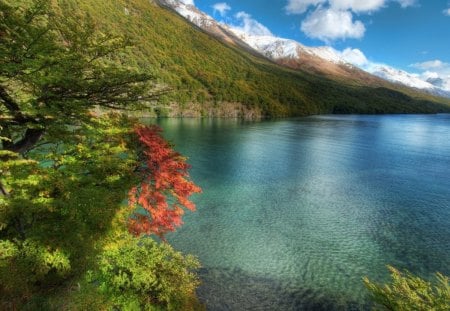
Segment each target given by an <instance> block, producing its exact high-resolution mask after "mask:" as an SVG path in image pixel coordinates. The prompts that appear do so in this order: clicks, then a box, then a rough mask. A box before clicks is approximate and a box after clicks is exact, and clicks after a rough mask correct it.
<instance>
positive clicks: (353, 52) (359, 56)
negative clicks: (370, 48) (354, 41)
mask: <svg viewBox="0 0 450 311" xmlns="http://www.w3.org/2000/svg"><path fill="white" fill-rule="evenodd" d="M340 54H341V57H342V58H343V59H344V60H345V61H346V62H349V63H350V64H353V65H355V66H358V67H363V66H366V65H367V64H369V61H368V60H367V58H366V55H364V53H363V52H362V51H361V50H359V49H352V48H346V49H345V50H343V51H342V52H340Z"/></svg>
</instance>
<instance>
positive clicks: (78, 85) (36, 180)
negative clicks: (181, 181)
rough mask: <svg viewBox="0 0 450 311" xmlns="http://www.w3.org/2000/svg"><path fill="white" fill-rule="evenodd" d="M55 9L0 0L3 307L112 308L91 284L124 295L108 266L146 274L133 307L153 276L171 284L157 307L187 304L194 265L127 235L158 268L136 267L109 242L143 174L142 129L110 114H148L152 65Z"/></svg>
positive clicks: (153, 88)
mask: <svg viewBox="0 0 450 311" xmlns="http://www.w3.org/2000/svg"><path fill="white" fill-rule="evenodd" d="M51 3H52V2H51V1H47V0H20V1H13V0H0V9H1V11H0V159H1V162H0V309H13V310H16V309H29V310H48V309H50V310H51V309H65V308H66V306H72V308H73V309H86V308H85V307H84V306H85V305H84V306H83V305H82V301H90V302H92V303H93V304H94V305H101V303H103V304H104V305H109V304H111V303H112V300H114V297H113V296H105V295H103V294H102V293H100V292H98V290H97V289H98V286H96V283H88V282H86V281H83V280H84V279H85V275H86V272H87V271H88V270H89V271H92V274H96V273H97V274H96V275H101V277H102V280H103V281H102V282H103V283H102V284H103V285H102V289H104V290H105V291H106V292H109V290H117V287H114V286H116V285H117V283H111V282H110V281H111V280H116V279H115V274H114V273H115V271H116V270H108V269H106V268H105V267H106V266H102V265H101V264H103V263H104V264H106V263H107V262H109V263H110V265H114V264H120V263H126V264H130V269H132V270H133V271H135V272H139V273H142V275H135V276H134V277H133V279H132V280H133V282H134V283H133V284H134V285H133V286H134V287H130V288H128V289H127V293H131V294H130V297H131V298H130V299H131V300H130V301H131V302H132V301H135V300H136V299H137V300H136V301H138V302H139V303H141V302H143V301H149V300H148V299H149V297H147V296H146V295H147V294H148V292H146V291H145V290H141V289H140V287H138V286H141V287H143V288H145V289H148V288H147V287H145V286H146V285H145V286H144V285H143V284H140V283H139V284H140V285H139V284H138V283H135V281H136V280H138V278H142V280H144V279H145V278H146V277H148V276H149V275H153V281H155V282H163V283H164V282H165V283H164V286H162V285H161V286H159V285H158V286H159V287H158V288H156V289H155V291H153V292H152V294H155V296H152V297H153V298H151V299H155V303H157V304H158V308H163V309H164V308H166V307H171V306H172V305H175V304H180V303H181V301H182V300H183V295H184V294H186V295H187V294H189V295H192V292H193V289H194V288H195V286H196V284H197V281H196V278H195V277H194V276H193V275H192V273H191V272H190V270H189V271H188V270H183V269H191V268H194V266H195V264H194V263H195V261H194V260H193V259H192V258H191V257H190V256H188V257H186V258H184V257H182V255H181V254H178V253H176V252H174V251H173V250H172V249H171V248H170V247H169V246H168V245H166V246H163V245H161V246H159V245H156V244H151V243H150V242H147V241H143V240H142V241H140V240H138V239H137V238H136V239H135V240H133V242H131V240H130V239H131V238H128V240H127V241H128V242H130V247H131V246H132V245H134V246H135V247H137V243H139V245H141V246H139V248H135V249H134V250H133V252H134V254H135V255H139V254H142V256H141V257H140V258H141V259H145V260H148V262H149V263H150V262H151V263H152V264H153V265H145V264H142V263H140V262H139V267H138V263H137V262H134V263H133V262H132V261H130V260H131V259H130V258H128V259H126V260H125V259H124V257H123V255H124V253H121V252H119V253H115V252H111V249H108V250H105V245H107V244H108V243H110V242H109V237H110V236H111V235H117V234H118V233H121V234H127V227H126V225H125V223H126V220H127V217H128V216H129V207H128V206H127V204H126V202H125V199H126V197H127V193H128V190H129V189H131V188H132V187H133V185H136V184H137V183H138V182H140V180H139V177H142V175H141V174H137V172H140V169H139V168H142V165H141V164H140V163H139V161H140V159H139V157H138V154H137V150H138V143H137V138H136V135H135V134H134V132H133V128H134V127H135V125H136V121H134V120H130V119H129V118H128V117H127V116H125V115H123V114H119V113H106V112H107V110H108V111H111V110H117V109H141V108H142V106H143V105H147V104H152V103H153V101H154V100H156V99H157V97H158V96H159V95H160V94H161V92H163V89H162V88H161V87H160V86H159V84H158V85H157V84H155V83H154V80H153V78H152V76H151V75H150V74H148V73H146V72H143V71H140V69H142V70H145V67H144V66H142V68H139V69H138V67H133V66H130V65H129V64H126V63H125V61H126V58H123V57H122V56H123V53H125V52H124V51H127V49H128V47H127V46H128V42H127V40H125V39H123V38H122V37H118V36H114V35H110V34H107V32H101V31H100V30H99V28H98V27H97V25H96V23H95V21H94V20H93V19H91V18H89V16H87V15H80V14H79V13H76V11H75V13H71V14H69V13H68V14H64V16H62V15H61V12H60V11H59V10H60V9H61V8H59V7H53V6H51ZM94 111H95V112H96V113H94ZM159 142H160V143H163V140H162V138H159ZM180 163H181V162H180ZM186 168H187V167H186ZM162 181H163V179H161V182H162ZM180 195H181V194H180ZM118 217H121V218H122V221H121V222H120V223H121V225H117V224H116V222H117V218H118ZM133 243H134V244H133ZM121 247H124V246H123V245H121ZM147 248H148V249H147ZM128 250H129V251H132V249H131V248H128V249H127V251H128ZM103 251H105V253H103V254H102V252H103ZM158 254H164V256H163V255H158ZM116 255H117V256H118V257H117V258H115V257H114V256H116ZM99 258H100V261H99ZM125 258H126V257H125ZM136 258H139V256H138V257H136ZM123 260H125V261H123ZM160 260H161V261H160ZM166 261H167V262H166ZM99 264H100V265H99ZM121 267H122V266H121ZM122 268H126V267H122ZM102 269H103V270H102ZM105 269H106V270H105ZM152 269H153V270H152ZM155 269H156V270H155ZM158 269H160V270H158ZM171 269H173V271H172V270H171ZM130 271H131V270H130ZM107 273H110V275H108V274H107ZM152 273H153V274H152ZM155 273H156V274H155ZM171 273H172V274H171ZM183 273H185V275H183ZM175 274H176V275H178V274H180V275H179V276H181V277H182V278H181V279H177V278H175V277H174V275H175ZM169 279H170V281H171V282H173V283H171V284H167V282H168V281H169ZM145 280H146V279H145ZM136 282H137V281H136ZM80 284H82V285H83V287H82V286H81V285H80ZM136 284H138V285H136ZM97 285H98V284H97ZM109 286H110V287H111V288H110V289H108V287H109ZM87 290H91V292H92V293H93V294H92V295H90V294H87V293H86V291H87ZM152 290H153V289H152ZM157 290H160V291H159V292H157ZM175 290H177V291H178V292H174V291H175ZM139 295H143V296H139ZM55 297H62V298H61V299H58V298H55ZM124 297H125V296H124ZM133 299H134V300H133ZM186 299H187V298H186ZM121 303H124V305H123V306H125V300H123V301H122V302H121ZM124 308H125V309H126V307H124Z"/></svg>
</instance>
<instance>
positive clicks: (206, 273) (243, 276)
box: [159, 115, 450, 310]
mask: <svg viewBox="0 0 450 311" xmlns="http://www.w3.org/2000/svg"><path fill="white" fill-rule="evenodd" d="M159 123H160V125H161V126H162V127H163V128H164V130H165V136H166V138H168V139H169V140H170V141H172V142H173V143H174V144H175V145H176V149H177V150H178V151H180V152H182V153H183V154H184V155H186V156H188V157H189V162H190V163H191V164H192V165H193V168H192V170H191V175H192V177H193V179H194V180H195V182H196V183H197V184H199V185H200V186H201V187H202V188H203V190H204V193H203V194H202V195H199V196H196V197H195V202H196V203H197V206H198V211H197V212H196V213H188V214H187V215H186V216H185V225H184V226H183V227H182V228H181V229H179V230H178V231H177V232H176V233H174V234H170V235H169V236H168V238H169V241H170V242H171V243H172V244H173V245H174V246H175V247H176V248H177V249H179V250H182V251H184V252H186V253H192V254H195V255H197V256H198V257H199V258H200V260H201V262H202V264H203V268H202V269H201V271H200V275H201V278H202V281H203V284H202V286H201V287H200V289H199V291H198V294H199V296H200V298H201V300H202V301H203V302H205V303H206V305H207V308H208V310H308V309H310V310H321V309H323V310H333V309H336V310H360V309H367V308H368V307H369V303H368V301H367V296H366V295H367V293H366V291H365V289H364V286H363V283H362V277H363V276H369V277H370V278H371V279H373V280H377V281H385V280H387V277H388V274H387V271H386V268H385V265H386V264H391V265H394V266H396V267H398V268H407V269H409V270H411V271H413V272H414V273H418V274H420V275H422V276H425V277H427V276H430V275H431V274H432V273H433V272H435V271H441V272H443V273H444V274H447V275H450V115H426V116H422V115H410V116H401V115H396V116H319V117H310V118H302V119H295V120H281V121H264V122H254V123H252V122H242V121H235V120H198V119H183V120H174V119H168V120H161V121H159Z"/></svg>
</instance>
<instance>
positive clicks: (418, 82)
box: [369, 65, 434, 89]
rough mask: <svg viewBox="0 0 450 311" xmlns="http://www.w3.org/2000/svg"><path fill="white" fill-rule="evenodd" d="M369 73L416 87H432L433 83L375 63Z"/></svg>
mask: <svg viewBox="0 0 450 311" xmlns="http://www.w3.org/2000/svg"><path fill="white" fill-rule="evenodd" d="M369 70H370V73H372V74H373V75H376V76H378V77H380V78H383V79H385V80H388V81H391V82H395V83H401V84H404V85H406V86H409V87H414V88H417V89H433V88H434V85H432V84H431V83H428V82H426V81H423V80H422V79H420V78H419V77H418V76H417V75H414V74H411V73H409V72H406V71H403V70H399V69H395V68H392V67H389V66H385V65H376V66H374V67H371V68H370V69H369Z"/></svg>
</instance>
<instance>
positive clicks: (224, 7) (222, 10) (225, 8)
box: [212, 2, 231, 17]
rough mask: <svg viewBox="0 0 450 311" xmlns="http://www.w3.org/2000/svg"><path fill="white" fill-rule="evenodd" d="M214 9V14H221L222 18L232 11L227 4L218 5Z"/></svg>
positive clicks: (220, 3)
mask: <svg viewBox="0 0 450 311" xmlns="http://www.w3.org/2000/svg"><path fill="white" fill-rule="evenodd" d="M212 8H213V10H214V14H215V13H219V14H220V16H222V17H224V16H225V15H226V14H227V13H228V11H230V10H231V7H230V6H229V5H228V3H226V2H219V3H216V4H214V5H213V6H212Z"/></svg>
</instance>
